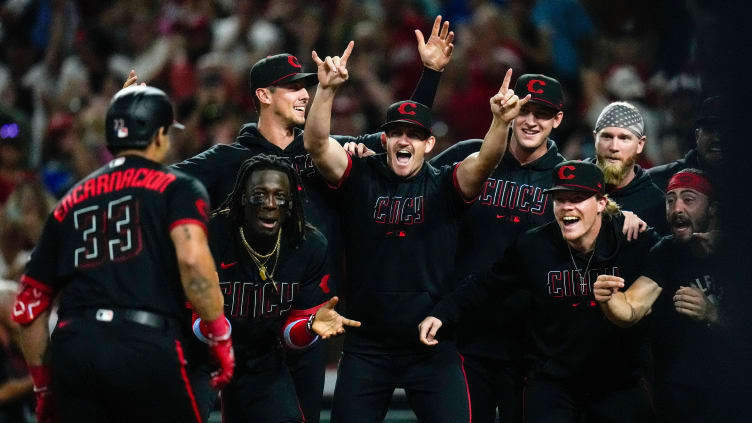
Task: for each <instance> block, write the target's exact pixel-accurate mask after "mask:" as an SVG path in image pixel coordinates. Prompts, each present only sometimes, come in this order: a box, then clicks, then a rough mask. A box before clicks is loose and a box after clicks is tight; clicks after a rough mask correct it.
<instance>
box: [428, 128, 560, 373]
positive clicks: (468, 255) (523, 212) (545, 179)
mask: <svg viewBox="0 0 752 423" xmlns="http://www.w3.org/2000/svg"><path fill="white" fill-rule="evenodd" d="M482 143H483V141H482V140H467V141H462V142H459V143H457V144H455V145H453V146H451V147H449V148H448V149H446V150H444V151H443V152H442V153H441V154H439V155H437V156H436V157H434V158H433V159H431V164H434V165H437V166H441V165H446V164H453V163H456V162H459V161H462V160H464V159H465V157H467V156H468V155H470V154H472V153H474V152H476V151H479V150H480V146H481V144H482ZM562 161H564V157H563V156H562V155H561V154H559V150H558V148H557V147H556V143H555V142H554V141H553V140H551V139H549V140H548V141H547V151H546V154H544V155H543V156H541V157H540V158H538V159H537V160H535V161H533V162H530V163H527V164H524V165H523V164H520V162H519V161H518V160H517V159H516V158H515V157H514V155H512V153H510V152H509V150H507V152H506V154H504V157H503V158H502V160H501V163H500V164H499V166H498V167H497V168H496V170H494V172H493V173H492V174H491V176H490V177H489V178H488V180H487V181H486V183H485V184H484V186H483V188H482V189H481V192H480V195H479V196H478V199H477V200H476V202H475V204H473V206H472V207H470V209H469V210H468V211H467V213H465V215H464V216H463V217H462V220H461V222H460V231H459V244H458V248H457V262H456V269H455V275H456V276H455V277H454V280H455V281H457V282H459V281H460V280H462V278H463V277H464V276H466V275H468V274H470V273H474V272H481V271H483V270H486V269H487V268H489V267H491V265H492V264H493V262H494V261H496V259H498V258H499V252H501V251H504V250H506V249H507V248H508V247H509V246H510V245H512V243H513V242H514V241H515V240H516V239H517V237H518V236H520V235H521V234H522V233H524V232H525V231H527V230H528V229H532V228H534V227H536V226H540V225H543V224H544V223H547V222H550V221H551V220H553V201H552V198H551V197H550V196H549V195H548V194H545V193H543V190H545V189H547V188H550V187H551V186H552V184H553V180H552V178H551V172H552V171H553V168H554V167H555V166H556V165H557V164H559V163H561V162H562ZM526 305H527V298H526V296H525V295H524V294H521V295H520V294H518V295H514V296H510V297H508V298H505V299H504V300H499V301H497V302H496V304H494V305H492V306H491V307H490V308H484V309H481V310H478V311H477V312H475V313H470V314H469V315H467V316H464V317H463V319H462V320H463V322H462V324H461V330H459V331H458V334H457V337H458V339H457V341H458V346H459V349H460V351H461V352H462V353H463V354H466V355H470V356H482V357H492V358H497V359H500V360H515V359H517V357H519V355H520V349H521V340H522V335H523V333H522V332H523V331H524V325H520V324H519V319H520V316H521V315H522V312H523V311H524V309H525V308H526ZM496 333H504V334H506V336H497V335H495V334H496Z"/></svg>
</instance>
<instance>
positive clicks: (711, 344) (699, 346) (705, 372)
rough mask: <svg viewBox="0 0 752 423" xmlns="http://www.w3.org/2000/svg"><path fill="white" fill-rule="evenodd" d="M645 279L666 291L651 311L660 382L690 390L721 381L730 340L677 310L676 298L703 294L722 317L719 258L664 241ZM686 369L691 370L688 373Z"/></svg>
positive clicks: (652, 257) (668, 239)
mask: <svg viewBox="0 0 752 423" xmlns="http://www.w3.org/2000/svg"><path fill="white" fill-rule="evenodd" d="M647 262H648V264H647V266H646V268H645V272H644V273H643V275H645V276H647V277H649V278H650V279H652V280H654V281H655V282H656V283H657V284H658V285H660V286H661V288H663V291H662V292H661V294H660V295H659V296H658V299H657V300H656V302H655V304H653V307H652V314H653V315H652V316H651V317H652V319H651V322H650V326H651V330H652V332H653V333H652V335H653V336H652V340H653V341H652V342H653V347H654V348H653V351H654V354H655V371H656V377H657V378H658V379H659V380H663V381H665V382H672V383H680V384H682V385H685V386H686V385H690V386H707V384H708V383H710V381H716V382H717V381H718V380H717V379H716V378H717V375H719V374H726V373H720V372H719V371H718V370H719V365H720V364H721V362H722V360H721V361H719V360H716V358H717V357H718V356H719V354H722V353H723V351H724V350H725V348H724V344H725V341H724V339H723V336H722V332H721V331H719V330H718V327H716V328H713V327H712V326H708V325H707V322H698V321H696V320H693V319H692V318H690V317H689V316H685V315H682V314H680V313H679V312H677V311H676V309H675V308H674V301H673V297H674V294H676V291H677V290H678V289H679V288H680V287H682V286H685V287H694V288H697V289H699V290H700V291H702V292H703V293H704V294H705V295H706V296H707V297H708V300H709V301H710V302H712V303H713V304H714V305H715V306H716V307H717V308H718V310H719V313H720V314H721V315H722V314H723V313H722V311H723V306H722V301H723V285H722V284H721V283H720V281H719V279H718V277H717V275H718V273H719V272H717V271H716V266H717V264H716V258H715V257H712V256H708V257H696V256H695V255H694V254H693V253H692V250H691V249H690V246H689V244H688V243H682V242H679V241H677V240H676V239H675V238H674V237H673V235H671V236H667V237H665V238H663V239H662V240H661V241H660V242H659V243H658V244H656V246H655V247H653V249H652V250H651V251H650V255H649V256H648V261H647ZM687 369H692V370H691V371H687Z"/></svg>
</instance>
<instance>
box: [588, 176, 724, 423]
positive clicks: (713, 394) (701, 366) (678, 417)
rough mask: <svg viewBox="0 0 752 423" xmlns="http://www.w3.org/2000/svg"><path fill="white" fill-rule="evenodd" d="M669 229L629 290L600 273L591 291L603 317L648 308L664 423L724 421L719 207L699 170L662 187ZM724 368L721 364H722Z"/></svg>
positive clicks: (636, 317) (621, 319)
mask: <svg viewBox="0 0 752 423" xmlns="http://www.w3.org/2000/svg"><path fill="white" fill-rule="evenodd" d="M666 215H667V218H668V222H669V225H670V226H671V232H672V234H671V235H669V236H666V237H664V238H663V239H661V241H660V242H659V243H658V244H656V246H655V247H654V248H653V249H652V250H651V251H650V254H649V255H648V258H647V265H646V267H645V269H644V271H643V272H642V273H641V274H640V275H641V276H640V277H639V278H637V280H635V281H634V283H632V285H630V286H629V287H628V288H627V289H626V290H621V288H624V281H625V280H628V279H625V278H620V277H615V276H606V275H603V276H599V277H598V280H597V281H596V282H595V284H594V286H593V288H594V291H593V292H594V295H595V299H596V300H597V301H598V302H599V303H600V305H601V309H602V310H603V312H604V314H605V315H606V317H608V318H609V320H611V321H613V322H614V323H615V324H617V325H618V326H623V327H627V326H631V325H634V324H635V323H637V322H638V321H640V320H641V319H642V318H643V317H644V316H645V315H646V314H647V313H648V311H649V310H652V314H653V317H652V321H651V324H652V330H653V331H654V333H653V337H652V338H653V352H654V355H655V371H656V399H657V405H658V413H659V420H660V421H662V422H708V421H729V420H727V419H725V418H721V416H722V415H723V414H720V412H721V411H722V410H719V409H718V408H717V405H718V403H719V399H721V398H722V396H723V395H724V394H725V393H724V392H723V390H722V386H724V385H727V384H728V380H720V379H719V377H720V375H721V374H724V375H725V374H730V373H729V372H719V370H720V368H721V366H722V365H723V363H724V361H723V360H714V359H712V357H718V356H719V353H721V352H723V351H726V347H725V346H727V345H728V342H729V341H727V340H725V339H724V334H723V331H722V330H721V331H719V329H721V328H722V327H723V319H722V313H721V311H722V302H723V285H722V284H721V282H720V281H719V280H718V277H717V270H718V268H717V266H718V265H717V260H716V258H715V247H716V245H715V244H716V241H717V239H716V238H717V230H718V225H717V204H716V202H715V201H714V193H713V186H712V185H711V183H710V181H709V180H708V178H707V176H706V175H705V173H704V172H702V171H701V170H698V169H692V168H688V169H684V170H682V171H679V172H678V173H676V174H674V176H673V177H672V178H671V180H670V181H669V184H668V187H667V190H666ZM724 370H725V369H724Z"/></svg>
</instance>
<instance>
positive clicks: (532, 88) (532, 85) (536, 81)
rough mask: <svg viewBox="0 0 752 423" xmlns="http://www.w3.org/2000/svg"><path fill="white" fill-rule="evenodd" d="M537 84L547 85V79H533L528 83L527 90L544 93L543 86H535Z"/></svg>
mask: <svg viewBox="0 0 752 423" xmlns="http://www.w3.org/2000/svg"><path fill="white" fill-rule="evenodd" d="M535 84H540V86H542V87H545V86H546V81H541V80H540V79H531V80H530V82H528V83H527V91H528V92H531V93H536V94H543V88H535Z"/></svg>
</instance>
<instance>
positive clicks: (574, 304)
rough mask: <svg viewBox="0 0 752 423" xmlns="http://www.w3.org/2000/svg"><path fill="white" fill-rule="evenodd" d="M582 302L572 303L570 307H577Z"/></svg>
mask: <svg viewBox="0 0 752 423" xmlns="http://www.w3.org/2000/svg"><path fill="white" fill-rule="evenodd" d="M580 304H582V303H572V307H579V306H580Z"/></svg>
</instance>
